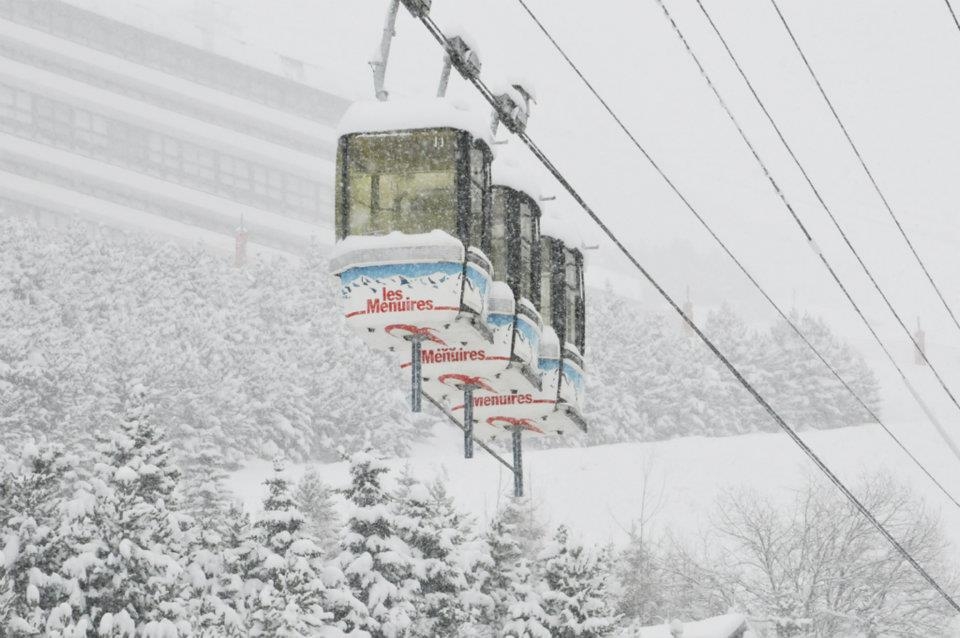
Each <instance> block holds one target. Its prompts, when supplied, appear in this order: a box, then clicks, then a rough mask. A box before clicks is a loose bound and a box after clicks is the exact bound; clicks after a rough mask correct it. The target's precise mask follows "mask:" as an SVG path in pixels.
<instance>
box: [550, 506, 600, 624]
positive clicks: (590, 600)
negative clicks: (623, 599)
mask: <svg viewBox="0 0 960 638" xmlns="http://www.w3.org/2000/svg"><path fill="white" fill-rule="evenodd" d="M538 559H539V560H540V562H541V563H542V565H543V579H542V581H541V597H542V599H543V607H544V610H545V611H546V614H547V623H548V627H549V629H550V635H551V636H554V637H556V638H574V637H578V638H600V637H601V636H608V635H610V633H611V632H612V631H613V629H614V626H615V624H616V618H615V616H614V613H613V610H612V609H611V608H610V605H609V599H610V591H609V586H608V578H609V577H610V561H609V558H608V554H607V552H606V550H602V549H601V550H599V551H596V550H593V549H588V548H586V547H584V546H583V544H582V543H579V542H577V541H575V540H573V539H571V538H570V533H569V532H568V531H567V528H566V527H565V526H563V525H561V526H560V527H559V528H557V531H556V533H555V534H554V536H553V541H552V542H550V543H548V544H547V546H546V547H545V548H544V550H543V552H541V553H540V556H539V557H538Z"/></svg>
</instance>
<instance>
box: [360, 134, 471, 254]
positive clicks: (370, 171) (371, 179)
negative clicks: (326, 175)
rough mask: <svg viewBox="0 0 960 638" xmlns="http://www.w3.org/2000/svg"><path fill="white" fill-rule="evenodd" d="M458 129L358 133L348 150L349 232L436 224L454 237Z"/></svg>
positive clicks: (419, 228) (423, 228)
mask: <svg viewBox="0 0 960 638" xmlns="http://www.w3.org/2000/svg"><path fill="white" fill-rule="evenodd" d="M456 148H457V133H456V132H455V131H446V130H425V131H410V132H405V133H395V134H387V135H357V136H355V137H353V138H351V139H350V141H349V145H348V149H347V176H346V179H347V186H348V188H347V192H348V201H347V202H346V204H347V220H348V225H347V229H346V230H347V232H346V234H347V235H377V234H384V233H388V232H390V231H394V230H399V231H402V232H405V233H423V232H428V231H430V230H432V229H434V228H438V229H441V230H445V231H446V232H448V233H450V234H451V235H453V236H454V237H456V236H457V215H456V211H457V205H456V204H457V200H456V181H455V172H456Z"/></svg>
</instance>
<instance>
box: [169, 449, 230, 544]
mask: <svg viewBox="0 0 960 638" xmlns="http://www.w3.org/2000/svg"><path fill="white" fill-rule="evenodd" d="M190 447H191V448H193V449H195V450H196V451H195V452H194V453H191V454H187V455H184V456H183V460H182V461H181V466H182V467H184V475H183V482H182V483H181V490H180V491H181V494H182V500H183V508H184V510H185V511H186V512H187V513H188V514H190V516H191V517H192V518H193V520H194V522H195V523H196V524H198V525H200V526H201V527H203V528H204V529H207V530H220V529H221V527H222V525H223V522H224V518H225V516H226V513H227V508H228V507H229V498H228V496H227V491H226V488H225V487H224V482H225V481H226V479H227V472H226V469H225V468H224V459H223V454H222V452H221V451H220V448H219V446H218V445H217V444H216V443H214V442H213V441H212V440H210V438H209V437H202V438H201V439H200V440H199V441H195V443H194V445H191V446H190Z"/></svg>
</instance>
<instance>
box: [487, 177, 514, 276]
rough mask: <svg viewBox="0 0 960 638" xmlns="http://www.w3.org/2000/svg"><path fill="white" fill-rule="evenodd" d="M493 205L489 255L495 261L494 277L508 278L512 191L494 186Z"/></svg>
mask: <svg viewBox="0 0 960 638" xmlns="http://www.w3.org/2000/svg"><path fill="white" fill-rule="evenodd" d="M492 192H493V197H492V199H493V206H492V210H491V214H490V251H489V253H487V256H488V257H489V258H490V261H491V262H492V263H493V272H494V278H495V279H498V280H500V281H506V280H507V211H508V210H509V207H510V192H509V191H508V190H507V189H505V188H503V187H500V186H494V187H493V189H492Z"/></svg>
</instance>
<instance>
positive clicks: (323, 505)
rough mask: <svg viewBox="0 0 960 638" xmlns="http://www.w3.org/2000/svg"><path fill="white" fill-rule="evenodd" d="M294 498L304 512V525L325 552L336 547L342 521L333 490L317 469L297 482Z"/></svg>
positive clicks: (308, 472)
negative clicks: (339, 517)
mask: <svg viewBox="0 0 960 638" xmlns="http://www.w3.org/2000/svg"><path fill="white" fill-rule="evenodd" d="M293 500H294V501H295V502H296V504H297V507H298V508H299V509H300V511H301V512H303V518H304V525H305V527H306V530H307V532H309V533H310V535H311V536H313V537H314V538H315V539H317V542H318V543H320V547H321V548H322V549H323V551H324V553H327V552H329V551H331V550H332V549H333V548H334V547H336V544H337V541H338V538H337V537H338V534H339V531H340V523H339V520H338V518H337V510H336V506H335V504H334V500H333V491H332V490H331V489H330V487H328V486H327V485H326V484H325V483H324V482H323V481H322V480H320V475H319V474H317V472H316V470H313V469H310V470H307V472H306V473H305V474H304V475H303V477H302V478H301V479H300V481H299V482H297V489H296V490H295V491H294V493H293Z"/></svg>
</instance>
